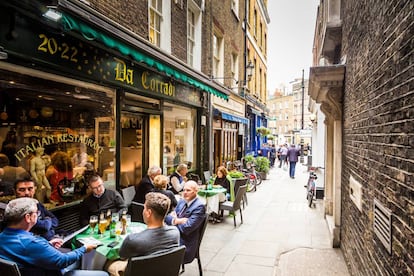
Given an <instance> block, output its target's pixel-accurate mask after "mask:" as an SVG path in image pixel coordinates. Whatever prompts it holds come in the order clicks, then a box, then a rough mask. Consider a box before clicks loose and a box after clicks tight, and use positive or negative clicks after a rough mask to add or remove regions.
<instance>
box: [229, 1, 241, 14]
mask: <svg viewBox="0 0 414 276" xmlns="http://www.w3.org/2000/svg"><path fill="white" fill-rule="evenodd" d="M231 9H232V10H233V12H234V13H235V14H236V15H237V16H238V15H239V0H232V1H231Z"/></svg>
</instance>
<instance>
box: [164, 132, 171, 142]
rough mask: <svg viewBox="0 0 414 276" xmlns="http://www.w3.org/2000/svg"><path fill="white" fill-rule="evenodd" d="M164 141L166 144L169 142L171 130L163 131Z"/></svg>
mask: <svg viewBox="0 0 414 276" xmlns="http://www.w3.org/2000/svg"><path fill="white" fill-rule="evenodd" d="M164 143H166V144H169V143H171V132H169V131H166V132H164Z"/></svg>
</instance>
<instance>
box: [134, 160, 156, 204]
mask: <svg viewBox="0 0 414 276" xmlns="http://www.w3.org/2000/svg"><path fill="white" fill-rule="evenodd" d="M160 174H161V168H160V167H158V166H152V167H150V168H148V172H147V175H145V176H144V177H143V178H142V179H141V181H140V182H139V184H138V185H136V186H135V197H134V199H133V201H135V202H139V203H144V202H145V195H146V194H147V193H149V192H151V191H153V190H154V183H153V182H154V178H155V177H156V176H157V175H160Z"/></svg>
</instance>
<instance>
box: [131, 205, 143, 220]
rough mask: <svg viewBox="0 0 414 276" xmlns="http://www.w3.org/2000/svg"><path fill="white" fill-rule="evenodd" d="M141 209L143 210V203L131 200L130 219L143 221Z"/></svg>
mask: <svg viewBox="0 0 414 276" xmlns="http://www.w3.org/2000/svg"><path fill="white" fill-rule="evenodd" d="M142 210H144V204H143V203H139V202H135V201H132V202H131V206H130V208H129V212H130V214H131V221H137V222H142V223H145V222H144V217H143V216H142Z"/></svg>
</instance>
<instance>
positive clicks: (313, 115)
mask: <svg viewBox="0 0 414 276" xmlns="http://www.w3.org/2000/svg"><path fill="white" fill-rule="evenodd" d="M309 119H310V120H311V122H312V123H313V124H315V123H316V115H315V114H314V113H312V114H311V115H309Z"/></svg>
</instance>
